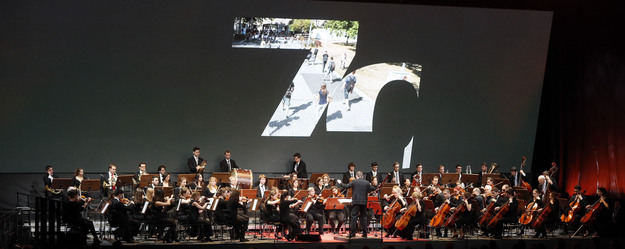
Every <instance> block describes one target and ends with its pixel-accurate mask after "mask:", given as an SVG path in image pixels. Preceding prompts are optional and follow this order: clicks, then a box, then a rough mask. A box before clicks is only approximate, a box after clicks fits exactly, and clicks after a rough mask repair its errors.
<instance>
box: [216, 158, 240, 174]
mask: <svg viewBox="0 0 625 249" xmlns="http://www.w3.org/2000/svg"><path fill="white" fill-rule="evenodd" d="M238 168H239V166H238V165H237V163H236V162H235V161H234V160H232V159H230V166H228V162H227V161H226V159H225V158H224V160H221V162H219V169H221V172H230V170H231V169H238Z"/></svg>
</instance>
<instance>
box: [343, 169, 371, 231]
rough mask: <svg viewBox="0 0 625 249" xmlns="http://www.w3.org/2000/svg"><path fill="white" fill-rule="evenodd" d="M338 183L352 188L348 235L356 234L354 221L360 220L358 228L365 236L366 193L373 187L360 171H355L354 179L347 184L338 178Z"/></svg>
mask: <svg viewBox="0 0 625 249" xmlns="http://www.w3.org/2000/svg"><path fill="white" fill-rule="evenodd" d="M338 184H339V186H340V187H342V188H352V207H351V213H352V220H351V222H350V224H349V227H350V229H349V237H350V238H351V237H354V236H356V231H357V230H358V229H357V225H356V221H357V220H359V221H360V229H361V230H362V237H363V238H366V237H367V224H368V223H369V221H368V220H367V219H368V218H367V195H368V193H369V192H371V191H374V190H375V187H374V186H371V183H369V181H367V180H365V179H363V174H362V171H357V172H356V179H355V180H353V181H352V182H351V183H349V184H343V183H342V182H341V181H340V180H338Z"/></svg>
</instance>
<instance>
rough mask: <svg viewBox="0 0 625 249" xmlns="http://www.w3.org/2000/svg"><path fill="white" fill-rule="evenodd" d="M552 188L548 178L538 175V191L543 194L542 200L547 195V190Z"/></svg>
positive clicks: (551, 182)
mask: <svg viewBox="0 0 625 249" xmlns="http://www.w3.org/2000/svg"><path fill="white" fill-rule="evenodd" d="M552 186H553V181H552V180H551V178H549V176H545V175H540V176H538V190H540V192H541V193H543V196H541V197H542V199H543V200H544V199H546V198H547V197H548V196H547V195H548V194H549V189H550V188H551V187H552Z"/></svg>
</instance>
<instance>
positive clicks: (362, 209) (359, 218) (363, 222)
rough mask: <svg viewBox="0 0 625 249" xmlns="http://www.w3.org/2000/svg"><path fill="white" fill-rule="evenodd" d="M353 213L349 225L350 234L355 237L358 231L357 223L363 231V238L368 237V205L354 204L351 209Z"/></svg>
mask: <svg viewBox="0 0 625 249" xmlns="http://www.w3.org/2000/svg"><path fill="white" fill-rule="evenodd" d="M351 212H352V220H351V222H350V223H349V233H350V235H351V236H353V235H355V234H356V232H357V231H358V226H357V222H360V230H361V231H362V236H367V224H368V223H369V222H368V219H367V205H366V204H365V205H361V204H352V207H351Z"/></svg>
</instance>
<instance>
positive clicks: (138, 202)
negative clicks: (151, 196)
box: [131, 188, 147, 221]
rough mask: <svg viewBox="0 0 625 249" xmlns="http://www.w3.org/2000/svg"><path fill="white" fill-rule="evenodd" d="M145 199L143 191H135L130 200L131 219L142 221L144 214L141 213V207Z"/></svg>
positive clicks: (139, 189)
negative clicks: (131, 203)
mask: <svg viewBox="0 0 625 249" xmlns="http://www.w3.org/2000/svg"><path fill="white" fill-rule="evenodd" d="M146 201H147V199H146V198H145V193H144V192H143V189H141V188H137V189H135V194H134V196H133V198H132V202H134V205H133V209H132V212H131V213H132V218H133V219H135V220H138V221H141V220H144V214H142V213H141V211H143V206H144V205H145V202H146Z"/></svg>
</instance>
